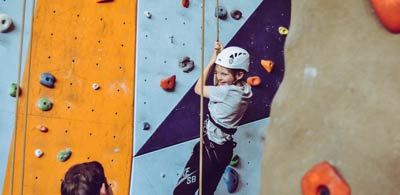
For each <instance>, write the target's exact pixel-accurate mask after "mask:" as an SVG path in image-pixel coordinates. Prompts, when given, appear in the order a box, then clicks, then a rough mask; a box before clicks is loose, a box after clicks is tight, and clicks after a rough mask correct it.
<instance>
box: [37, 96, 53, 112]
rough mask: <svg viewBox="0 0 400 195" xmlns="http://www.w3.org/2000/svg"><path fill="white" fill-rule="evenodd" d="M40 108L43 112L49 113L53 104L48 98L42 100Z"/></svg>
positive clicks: (39, 104) (39, 103)
mask: <svg viewBox="0 0 400 195" xmlns="http://www.w3.org/2000/svg"><path fill="white" fill-rule="evenodd" d="M38 107H39V108H40V110H42V111H49V110H50V109H51V108H52V107H53V103H52V102H51V101H50V100H49V99H47V98H40V100H39V102H38Z"/></svg>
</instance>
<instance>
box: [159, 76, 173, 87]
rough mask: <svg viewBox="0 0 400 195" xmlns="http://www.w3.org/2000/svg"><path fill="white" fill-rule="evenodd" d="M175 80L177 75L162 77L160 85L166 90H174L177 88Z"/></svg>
mask: <svg viewBox="0 0 400 195" xmlns="http://www.w3.org/2000/svg"><path fill="white" fill-rule="evenodd" d="M175 80H176V76H175V75H173V76H170V77H167V78H165V79H162V80H161V82H160V87H161V88H163V89H164V90H166V91H172V90H174V88H175Z"/></svg>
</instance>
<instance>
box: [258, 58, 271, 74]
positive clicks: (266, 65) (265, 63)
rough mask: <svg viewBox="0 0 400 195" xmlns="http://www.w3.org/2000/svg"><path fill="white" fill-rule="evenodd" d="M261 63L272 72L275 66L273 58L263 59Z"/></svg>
mask: <svg viewBox="0 0 400 195" xmlns="http://www.w3.org/2000/svg"><path fill="white" fill-rule="evenodd" d="M261 65H262V66H263V67H264V69H265V70H266V71H267V72H269V73H271V72H272V69H273V68H274V62H273V61H271V60H261Z"/></svg>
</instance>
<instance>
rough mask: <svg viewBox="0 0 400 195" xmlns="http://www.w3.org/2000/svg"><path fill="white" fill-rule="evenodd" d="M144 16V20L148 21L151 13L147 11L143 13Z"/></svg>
mask: <svg viewBox="0 0 400 195" xmlns="http://www.w3.org/2000/svg"><path fill="white" fill-rule="evenodd" d="M144 15H145V16H146V18H148V19H150V18H151V13H150V12H149V11H145V12H144Z"/></svg>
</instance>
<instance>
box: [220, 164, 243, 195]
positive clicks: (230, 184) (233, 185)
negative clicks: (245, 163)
mask: <svg viewBox="0 0 400 195" xmlns="http://www.w3.org/2000/svg"><path fill="white" fill-rule="evenodd" d="M222 179H223V180H224V182H225V184H226V187H227V188H228V192H229V193H233V192H235V191H236V189H237V187H238V185H239V174H238V173H237V172H236V171H235V169H233V168H232V167H231V166H228V167H226V169H225V171H224V175H223V177H222Z"/></svg>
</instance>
